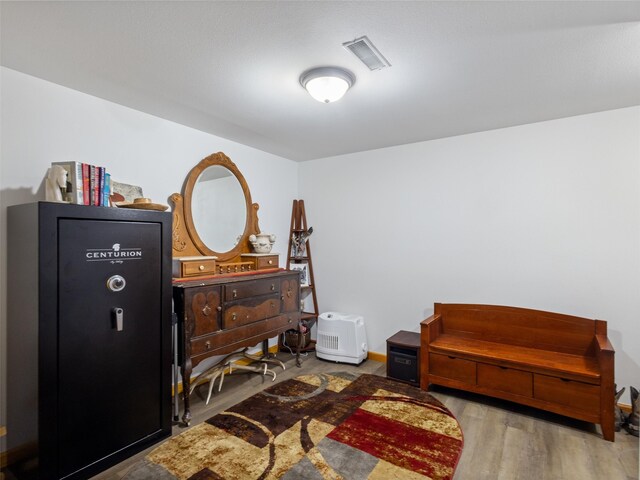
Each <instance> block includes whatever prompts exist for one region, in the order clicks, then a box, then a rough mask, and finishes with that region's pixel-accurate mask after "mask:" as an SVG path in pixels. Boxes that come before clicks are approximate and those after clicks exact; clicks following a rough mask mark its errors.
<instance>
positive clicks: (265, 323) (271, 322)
mask: <svg viewBox="0 0 640 480" xmlns="http://www.w3.org/2000/svg"><path fill="white" fill-rule="evenodd" d="M298 319H299V314H297V313H295V314H291V315H278V316H275V317H271V318H267V319H266V320H262V321H260V322H255V323H251V324H249V325H243V326H241V327H238V328H233V329H229V330H221V331H219V332H217V333H214V334H212V335H207V336H206V337H200V338H197V339H193V340H191V357H192V358H194V362H193V364H194V365H197V364H198V363H199V362H200V361H201V360H202V359H203V358H206V357H208V356H211V355H218V353H217V352H216V351H217V350H223V351H224V352H229V351H233V350H235V349H236V348H234V347H233V345H234V344H236V343H244V344H251V345H255V344H256V343H258V342H259V341H260V340H262V339H266V338H270V337H275V336H276V335H277V334H278V333H281V332H284V331H285V330H288V329H290V328H296V325H297V324H298ZM252 338H255V341H252V340H251V339H252ZM197 357H200V358H197Z"/></svg>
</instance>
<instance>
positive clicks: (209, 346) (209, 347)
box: [204, 340, 211, 350]
mask: <svg viewBox="0 0 640 480" xmlns="http://www.w3.org/2000/svg"><path fill="white" fill-rule="evenodd" d="M204 348H206V349H207V350H211V342H210V341H209V340H207V341H206V342H205V344H204Z"/></svg>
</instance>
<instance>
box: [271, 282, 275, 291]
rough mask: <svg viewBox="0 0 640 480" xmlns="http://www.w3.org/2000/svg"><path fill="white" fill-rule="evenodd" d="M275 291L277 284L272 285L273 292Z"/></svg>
mask: <svg viewBox="0 0 640 480" xmlns="http://www.w3.org/2000/svg"><path fill="white" fill-rule="evenodd" d="M275 289H276V286H275V284H273V283H272V284H271V291H272V292H273V291H274V290H275Z"/></svg>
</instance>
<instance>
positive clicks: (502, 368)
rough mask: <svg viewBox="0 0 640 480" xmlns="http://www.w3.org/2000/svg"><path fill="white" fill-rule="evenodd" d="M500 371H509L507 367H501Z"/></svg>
mask: <svg viewBox="0 0 640 480" xmlns="http://www.w3.org/2000/svg"><path fill="white" fill-rule="evenodd" d="M500 370H509V369H508V368H507V367H500Z"/></svg>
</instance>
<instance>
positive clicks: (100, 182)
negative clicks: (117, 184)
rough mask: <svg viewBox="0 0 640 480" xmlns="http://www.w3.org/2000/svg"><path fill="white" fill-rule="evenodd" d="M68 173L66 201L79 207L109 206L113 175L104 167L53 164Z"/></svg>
mask: <svg viewBox="0 0 640 480" xmlns="http://www.w3.org/2000/svg"><path fill="white" fill-rule="evenodd" d="M52 165H60V166H61V167H63V168H64V169H65V170H66V171H67V193H66V197H65V200H66V201H68V202H70V203H75V204H78V205H96V206H101V207H108V206H109V195H110V194H111V175H110V174H108V173H107V172H106V170H105V168H104V167H96V166H95V165H89V164H88V163H80V162H53V163H52Z"/></svg>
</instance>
